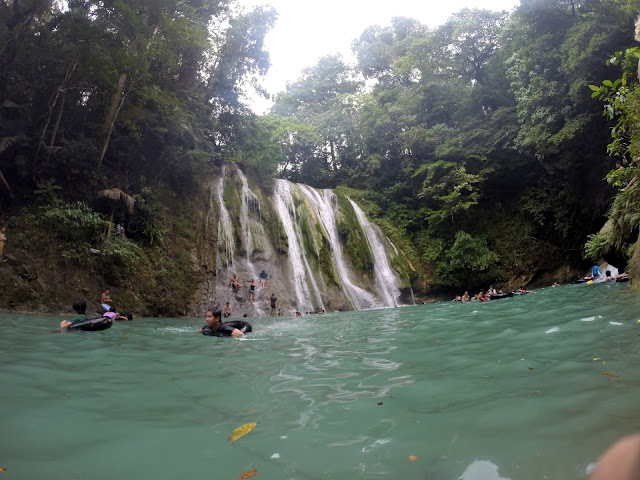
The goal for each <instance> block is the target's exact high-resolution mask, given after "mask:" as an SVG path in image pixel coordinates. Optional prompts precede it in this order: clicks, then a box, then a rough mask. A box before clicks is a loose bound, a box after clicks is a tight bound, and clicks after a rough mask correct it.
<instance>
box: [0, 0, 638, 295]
mask: <svg viewBox="0 0 640 480" xmlns="http://www.w3.org/2000/svg"><path fill="white" fill-rule="evenodd" d="M639 11H640V8H639V6H638V4H637V2H634V1H630V0H582V1H580V0H522V1H521V5H520V6H519V7H518V8H517V9H516V10H515V11H514V12H513V13H512V14H507V13H504V12H491V11H487V10H469V9H466V10H462V11H460V12H458V13H457V14H455V15H453V16H452V17H451V18H450V19H449V20H448V21H447V22H446V23H445V24H443V25H441V26H439V27H436V28H429V27H427V26H425V25H423V24H421V23H420V22H418V21H416V20H413V19H410V18H394V19H392V21H391V24H390V25H388V26H371V27H368V28H367V29H365V31H363V32H362V34H361V35H360V37H359V38H357V39H355V40H354V42H353V51H354V53H355V55H356V58H357V62H356V63H355V64H354V65H349V64H347V63H345V62H344V60H343V59H342V58H341V57H340V56H336V55H329V56H327V57H324V58H322V59H320V60H319V61H318V62H317V64H316V65H314V66H313V67H310V68H309V69H307V70H306V71H305V72H304V73H303V75H302V76H301V77H300V78H299V79H298V80H296V81H295V82H292V83H290V84H289V85H288V87H287V89H286V91H284V92H281V93H280V94H279V95H278V96H277V98H276V101H275V105H274V107H273V109H272V111H271V113H270V114H268V115H264V116H255V115H253V114H252V113H251V112H250V110H249V109H248V108H247V106H246V105H245V104H244V100H243V98H244V93H245V90H246V88H249V87H252V88H257V89H258V90H259V91H260V83H259V81H260V76H261V75H263V74H264V73H265V72H266V71H267V69H268V67H269V56H268V52H266V51H265V50H264V45H263V41H264V37H265V35H266V33H267V32H268V31H269V29H270V28H271V26H272V25H273V24H274V22H275V19H276V16H277V14H276V12H275V11H274V10H272V9H270V8H266V7H264V8H263V7H261V8H256V9H254V10H251V11H248V12H247V11H241V10H239V9H238V8H236V6H235V5H234V4H233V3H232V2H230V1H229V0H222V1H216V2H207V1H206V0H187V1H180V2H167V1H166V0H152V1H151V3H149V2H148V1H145V2H142V1H138V0H127V1H120V0H116V1H112V0H109V1H103V2H97V1H93V0H88V1H71V2H69V3H68V8H65V9H60V8H59V6H58V5H57V4H56V3H53V2H51V1H47V0H13V1H9V0H0V19H2V20H0V174H1V175H0V191H1V192H2V193H1V195H2V196H1V198H0V201H1V202H2V203H1V207H2V211H3V212H5V214H6V212H11V213H12V214H13V215H17V214H18V213H17V212H18V209H19V208H21V207H23V206H25V205H28V206H31V208H33V206H34V205H37V208H40V209H43V211H54V212H55V211H60V212H64V211H65V208H67V210H68V211H71V210H73V209H71V208H70V207H69V206H73V205H76V202H80V203H81V204H82V205H84V206H81V207H77V205H76V207H77V208H79V210H78V209H76V210H73V211H74V212H76V213H75V214H74V215H75V217H74V218H76V220H73V221H76V222H80V221H83V220H82V219H84V218H85V217H88V216H90V215H91V214H92V213H94V212H102V213H103V214H104V215H106V216H107V217H108V216H109V214H111V215H112V216H113V214H114V207H113V206H112V205H109V206H106V207H105V206H104V202H103V201H101V200H100V198H99V197H98V192H100V191H103V190H105V189H112V188H118V189H121V190H122V192H123V193H125V192H126V194H127V195H130V196H131V197H132V198H135V199H137V200H138V202H137V207H136V209H135V211H134V213H128V212H123V213H122V214H121V215H127V216H128V218H131V216H133V217H135V218H136V221H137V224H138V225H139V226H140V228H139V231H137V232H132V235H131V236H130V239H131V241H132V242H137V244H138V245H139V246H142V247H149V246H154V245H155V246H157V245H158V244H160V245H162V243H163V238H164V233H166V231H167V228H168V225H167V223H166V222H167V220H166V216H165V210H164V209H163V207H162V203H163V200H162V199H163V198H164V197H165V196H166V193H167V191H171V192H173V193H174V195H175V194H177V195H180V194H183V193H185V192H189V191H192V190H194V189H196V187H197V185H198V183H199V181H200V179H201V178H202V173H203V172H207V171H209V170H211V169H214V170H215V169H217V168H219V166H220V165H221V164H222V163H223V162H234V163H238V164H240V165H242V166H243V167H244V168H245V169H254V170H257V171H259V172H261V175H260V176H261V177H262V178H264V177H268V176H280V177H283V178H288V179H290V180H292V181H295V182H303V183H307V184H310V185H312V186H315V187H319V188H336V187H340V188H345V189H351V190H350V196H352V198H354V199H357V200H358V201H359V202H360V203H361V204H362V205H363V206H364V207H365V208H366V210H367V211H368V213H369V214H370V215H371V216H373V217H374V220H375V221H376V222H377V223H379V224H380V225H381V226H382V227H383V228H384V230H385V232H386V233H387V234H388V235H389V236H390V238H392V240H394V242H395V243H396V244H397V245H399V246H400V247H402V249H403V250H404V251H405V252H406V253H407V255H408V258H409V260H410V262H411V264H412V266H413V267H414V269H415V271H414V279H413V280H414V284H415V288H416V289H417V290H418V291H421V290H422V291H426V290H427V288H428V287H429V286H440V287H452V288H475V287H481V286H486V285H485V283H488V282H496V281H497V282H510V281H516V279H517V280H518V281H522V282H527V281H529V280H531V279H533V278H536V277H537V276H539V275H541V274H542V273H544V272H545V271H553V269H554V268H556V267H558V266H560V265H564V264H567V263H568V264H572V265H578V264H580V262H581V261H582V255H583V244H584V242H585V239H586V238H587V235H588V234H590V233H593V232H596V231H598V230H599V229H600V227H601V226H602V224H603V223H604V220H605V218H604V215H605V213H606V212H607V210H608V208H609V204H610V201H611V198H612V196H613V193H614V190H613V189H612V188H611V187H610V186H609V185H607V184H606V183H605V182H603V181H602V179H603V177H604V176H605V175H606V174H607V172H610V171H611V170H612V168H613V163H614V160H612V158H611V157H610V156H608V154H607V145H608V144H609V143H610V142H611V138H610V127H611V126H612V125H613V123H612V122H615V121H616V119H615V115H614V116H613V117H611V118H607V117H606V116H603V114H602V111H603V104H602V102H599V101H597V100H594V99H592V98H591V90H590V88H589V85H598V86H599V85H603V81H608V80H613V79H615V78H617V77H620V76H621V75H622V71H621V70H620V65H619V63H618V64H616V65H613V66H612V65H607V63H606V60H607V59H609V58H610V57H612V55H614V52H616V51H621V50H624V49H625V48H627V47H629V46H630V44H631V42H632V41H633V32H634V22H635V18H636V16H637V14H638V13H639ZM636 63H637V59H636ZM628 75H629V76H628V77H627V78H628V84H627V86H628V88H631V89H632V90H633V89H634V88H635V85H636V84H637V76H634V73H629V74H628ZM635 75H637V74H635ZM603 99H605V98H603ZM605 100H606V99H605ZM636 110H637V109H636ZM619 111H620V109H619ZM628 115H630V116H632V115H636V112H635V111H633V112H631V111H629V112H628ZM628 133H630V134H631V133H632V134H634V135H635V131H633V132H628ZM627 143H628V142H627ZM625 145H626V144H625ZM634 145H635V144H634V143H631V146H630V147H629V148H627V147H624V146H623V147H621V149H618V150H617V151H616V152H613V153H615V154H618V155H620V156H621V157H622V158H623V160H624V161H625V162H626V164H627V165H629V167H628V170H627V173H626V174H625V175H627V177H629V178H628V179H627V180H629V179H630V178H632V177H633V176H635V170H634V169H635V164H633V163H630V162H629V159H630V158H631V157H630V156H629V155H630V153H629V152H634V155H637V154H638V153H639V152H637V151H636V150H637V147H636V146H634ZM634 149H636V150H634ZM634 205H637V204H634ZM628 208H635V207H628ZM83 209H84V210H83ZM83 212H84V213H83ZM115 214H116V216H117V215H118V213H117V212H116V213H115ZM60 215H64V213H60ZM54 217H55V215H54ZM107 217H105V218H107ZM34 218H38V216H35V217H34ZM65 218H66V217H65ZM85 220H86V219H85ZM34 221H36V220H34ZM70 221H71V220H70ZM89 223H90V222H89ZM87 232H91V233H87V236H86V238H83V239H80V240H78V239H77V238H74V239H73V244H74V245H75V244H77V243H78V241H81V242H85V243H87V244H90V245H94V246H95V245H99V244H100V242H103V241H104V238H103V235H102V233H101V232H102V229H101V226H100V225H98V224H96V226H95V228H90V229H87ZM60 235H62V234H61V233H60ZM624 235H625V237H624V239H622V238H621V237H620V238H618V244H619V245H618V244H616V245H617V246H618V247H624V248H617V249H616V248H608V249H607V248H604V249H603V248H601V249H597V248H590V249H589V252H590V253H591V254H593V255H598V254H611V252H613V251H618V252H619V251H624V253H626V254H628V246H629V245H630V244H631V243H635V240H634V239H633V237H634V235H635V236H636V237H637V220H636V221H635V223H634V222H633V221H631V223H630V224H629V225H628V226H627V227H625V233H624ZM601 243H602V242H601ZM609 244H610V245H613V244H615V242H614V241H610V242H609ZM131 248H134V247H131ZM124 261H125V263H126V259H125V260H124ZM620 266H621V267H623V265H620Z"/></svg>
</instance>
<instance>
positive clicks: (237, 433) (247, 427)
mask: <svg viewBox="0 0 640 480" xmlns="http://www.w3.org/2000/svg"><path fill="white" fill-rule="evenodd" d="M256 425H258V424H257V423H255V422H254V423H245V424H244V425H240V426H239V427H238V428H236V429H235V430H234V431H233V432H231V435H229V441H230V442H235V441H236V440H238V439H239V438H240V437H244V436H245V435H246V434H247V433H249V432H250V431H251V430H253V429H254V428H256Z"/></svg>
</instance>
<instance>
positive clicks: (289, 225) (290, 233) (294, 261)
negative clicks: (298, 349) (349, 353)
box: [274, 180, 324, 312]
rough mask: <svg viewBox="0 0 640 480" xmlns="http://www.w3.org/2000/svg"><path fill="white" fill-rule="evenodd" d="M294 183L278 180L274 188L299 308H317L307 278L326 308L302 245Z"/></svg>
mask: <svg viewBox="0 0 640 480" xmlns="http://www.w3.org/2000/svg"><path fill="white" fill-rule="evenodd" d="M292 187H293V185H292V184H291V183H290V182H288V181H286V180H276V182H275V189H274V204H275V207H276V211H277V212H278V216H279V217H280V221H281V222H282V225H283V227H284V231H285V233H286V234H287V239H288V243H289V255H288V257H289V264H290V265H291V274H292V275H293V287H294V290H295V292H296V300H297V309H298V310H299V311H304V312H308V311H312V310H315V308H314V306H313V302H312V299H311V295H312V292H311V290H310V289H309V284H308V283H307V278H309V279H310V282H311V285H312V288H313V295H314V297H315V299H316V301H317V304H318V305H319V307H320V308H322V309H324V305H323V304H322V298H321V297H320V293H319V292H320V290H319V289H318V285H317V284H316V281H315V279H314V276H313V271H312V270H311V268H310V266H309V262H308V260H307V256H306V254H305V252H304V250H303V249H302V248H300V245H301V243H302V242H301V237H300V234H299V229H298V228H296V227H298V222H297V221H296V220H297V218H296V210H295V206H294V202H293V192H292Z"/></svg>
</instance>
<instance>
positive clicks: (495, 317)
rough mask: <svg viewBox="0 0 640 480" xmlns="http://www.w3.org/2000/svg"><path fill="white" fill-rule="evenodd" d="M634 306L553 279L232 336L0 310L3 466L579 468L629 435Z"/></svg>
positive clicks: (637, 426)
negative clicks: (519, 291) (65, 326)
mask: <svg viewBox="0 0 640 480" xmlns="http://www.w3.org/2000/svg"><path fill="white" fill-rule="evenodd" d="M639 307H640V295H638V293H637V292H632V291H631V290H629V288H628V285H626V284H613V285H605V284H600V285H568V286H563V287H560V288H556V289H544V290H540V291H538V292H537V293H536V294H529V295H524V296H521V297H514V298H511V299H504V300H498V301H492V302H489V303H477V302H474V303H471V304H455V303H442V304H435V305H424V306H416V307H407V308H398V309H388V310H378V311H369V312H352V313H336V314H328V315H324V316H316V315H309V316H305V317H304V318H302V319H295V318H287V317H284V318H278V319H272V318H261V319H252V323H253V326H254V329H255V330H256V331H255V332H254V333H252V334H250V335H248V336H246V337H245V338H244V339H240V340H236V339H220V338H212V337H203V336H201V335H196V334H194V333H192V332H193V331H194V330H196V329H197V328H199V327H200V326H202V325H203V324H204V321H203V320H202V319H187V320H185V319H141V320H134V321H133V322H123V323H118V324H116V325H114V327H113V328H111V329H110V330H106V331H104V332H74V333H66V334H57V335H54V334H52V333H50V331H51V330H52V329H54V328H55V327H56V326H57V325H58V323H59V322H60V318H59V317H51V316H35V315H15V314H8V313H6V314H1V315H0V322H1V323H2V327H3V330H2V334H1V335H0V400H1V402H2V403H1V405H2V408H1V409H0V429H1V430H2V435H0V467H3V468H7V472H5V473H3V474H2V475H6V478H7V479H30V480H31V479H65V480H68V479H109V480H113V479H114V478H120V479H154V480H160V479H183V478H184V479H193V480H197V479H211V478H216V479H236V478H238V477H239V475H240V474H241V473H242V472H245V471H248V470H251V469H252V468H256V469H257V470H258V475H257V476H256V478H258V479H259V478H262V479H345V480H346V479H353V478H361V479H403V480H406V479H430V480H444V479H458V478H460V477H461V476H462V477H463V478H464V479H465V480H469V479H483V480H484V479H498V478H499V477H500V478H503V479H504V478H509V479H512V480H516V479H542V480H544V479H545V478H547V479H562V480H568V479H581V478H585V477H586V473H585V472H586V470H587V468H588V465H589V464H591V463H592V462H594V461H595V460H596V459H597V457H598V455H599V454H600V453H601V452H602V451H603V450H604V449H605V448H606V446H607V445H609V444H610V443H611V442H613V441H614V440H615V439H617V438H619V437H620V436H622V435H625V434H627V433H630V432H634V431H638V430H640V407H639V406H638V398H640V396H639V394H640V381H639V375H638V371H640V370H639V367H640V353H639V352H640V341H639V340H640V337H639V336H638V335H639V334H640V324H638V323H637V320H639V319H640V309H639ZM594 358H599V359H600V360H596V361H594ZM603 361H605V362H606V364H603V363H602V362H603ZM603 372H607V373H613V374H615V375H619V377H618V378H610V377H605V376H603V375H602V373H603ZM379 402H382V404H381V405H379ZM248 422H258V426H257V427H256V428H255V429H254V430H253V431H252V432H250V433H249V434H248V435H246V436H245V437H243V438H241V439H239V440H238V441H236V442H233V443H228V442H227V438H228V436H229V435H230V434H231V432H232V431H233V429H234V428H236V427H238V426H240V425H242V424H244V423H248ZM276 454H277V455H276ZM409 455H415V456H417V457H418V458H417V459H416V460H415V461H410V460H409V458H408V457H409ZM274 456H275V457H279V458H272V457H274Z"/></svg>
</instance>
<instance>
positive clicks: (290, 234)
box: [193, 166, 413, 317]
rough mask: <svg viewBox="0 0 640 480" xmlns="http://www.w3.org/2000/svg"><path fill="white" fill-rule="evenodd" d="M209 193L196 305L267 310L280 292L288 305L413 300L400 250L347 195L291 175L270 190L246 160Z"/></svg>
mask: <svg viewBox="0 0 640 480" xmlns="http://www.w3.org/2000/svg"><path fill="white" fill-rule="evenodd" d="M203 199H204V201H203V205H202V208H201V215H200V218H199V220H198V228H197V238H198V241H197V243H196V245H195V246H194V251H193V261H194V264H195V266H196V267H197V269H198V270H199V271H200V272H201V278H200V287H199V290H198V292H197V294H196V299H195V304H194V305H193V312H194V313H198V314H200V313H202V312H203V311H204V310H205V309H206V308H207V307H208V306H214V307H218V308H222V307H223V306H224V305H225V303H226V302H229V304H230V305H231V307H232V309H233V316H234V317H236V316H241V315H242V314H244V313H246V314H247V315H249V316H255V315H268V314H270V313H271V307H270V302H269V298H270V297H271V295H272V294H274V295H275V296H276V297H277V298H278V308H281V309H282V311H283V313H285V314H287V315H291V314H293V313H294V312H295V311H296V310H298V311H300V312H302V313H306V312H315V311H317V310H319V309H326V310H328V311H333V310H354V309H355V310H360V309H366V308H377V307H385V306H386V307H390V306H394V305H398V304H401V303H411V302H412V301H413V297H412V292H411V288H410V286H409V278H408V276H407V273H406V270H405V267H404V263H403V259H402V254H401V252H398V251H397V249H396V248H395V247H394V246H393V245H392V244H391V242H390V241H389V240H388V239H387V237H386V236H385V235H384V234H383V233H382V232H381V231H380V229H379V228H378V227H377V226H376V225H374V224H372V223H370V222H369V221H368V220H367V218H366V216H365V214H364V213H363V211H362V210H361V209H360V207H358V205H357V204H356V203H355V202H353V201H352V200H351V199H350V198H348V197H346V196H343V195H336V194H335V193H334V192H333V191H331V190H316V189H314V188H311V187H309V186H307V185H300V184H293V183H291V182H288V181H286V180H276V181H275V184H274V186H273V190H272V191H270V192H263V191H262V190H261V189H259V188H257V187H256V186H250V185H249V182H248V181H247V178H246V176H245V175H244V173H243V172H242V171H241V170H240V169H238V168H237V167H235V166H225V167H223V170H222V175H221V176H220V178H217V179H213V180H212V181H210V182H209V183H208V184H207V188H206V194H205V195H204V196H203ZM262 271H264V272H266V274H267V275H268V278H267V280H266V286H265V288H261V287H260V278H259V276H260V273H261V272H262ZM234 275H237V276H238V279H239V284H240V285H241V287H240V288H239V289H237V291H236V290H235V289H233V288H232V287H231V285H230V284H231V279H232V277H233V276H234ZM252 280H253V281H255V284H256V288H255V298H254V301H251V290H250V288H249V287H250V285H251V281H252Z"/></svg>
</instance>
